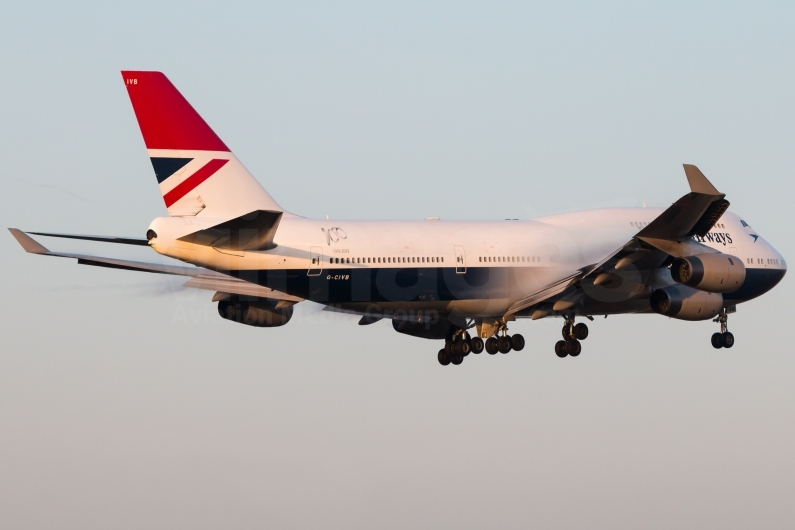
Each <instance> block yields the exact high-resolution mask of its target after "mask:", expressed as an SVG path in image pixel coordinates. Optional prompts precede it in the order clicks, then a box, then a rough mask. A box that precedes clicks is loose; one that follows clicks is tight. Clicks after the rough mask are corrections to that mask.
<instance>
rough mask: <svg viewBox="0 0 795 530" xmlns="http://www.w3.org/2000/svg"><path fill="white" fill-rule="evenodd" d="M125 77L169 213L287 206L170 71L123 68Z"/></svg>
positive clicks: (214, 213) (219, 213)
mask: <svg viewBox="0 0 795 530" xmlns="http://www.w3.org/2000/svg"><path fill="white" fill-rule="evenodd" d="M122 78H123V79H124V84H125V86H126V87H127V93H128V94H129V96H130V101H131V102H132V106H133V110H134V111H135V117H136V118H137V119H138V126H139V127H140V128H141V134H142V135H143V138H144V143H145V144H146V149H147V151H148V152H149V159H150V160H151V161H152V168H153V169H154V172H155V177H156V178H157V183H158V185H159V186H160V192H161V193H162V195H163V201H164V202H165V203H166V208H168V213H169V215H171V216H195V215H198V216H200V217H212V218H234V217H239V216H241V215H243V214H246V213H248V212H252V211H254V210H270V211H282V209H281V207H279V205H278V204H276V202H275V201H274V200H273V199H272V198H271V196H270V195H268V192H266V191H265V189H263V187H262V186H261V185H260V183H259V182H257V180H256V179H255V178H254V177H253V176H252V175H251V173H249V172H248V170H247V169H246V168H245V167H243V164H241V163H240V161H239V160H238V159H237V158H236V157H235V155H233V154H232V152H231V151H230V150H229V148H228V147H227V146H226V144H224V142H223V141H222V140H221V139H220V138H219V137H218V135H217V134H215V132H214V131H213V130H212V129H211V128H210V126H209V125H207V123H206V122H205V121H204V120H203V119H202V117H201V116H199V114H198V113H197V112H196V111H195V110H194V109H193V107H192V106H191V105H190V103H188V101H187V100H186V99H185V98H184V97H183V96H182V94H180V93H179V91H178V90H177V89H176V88H175V87H174V85H172V84H171V82H170V81H169V80H168V78H167V77H166V76H165V75H163V74H162V73H160V72H136V71H123V72H122Z"/></svg>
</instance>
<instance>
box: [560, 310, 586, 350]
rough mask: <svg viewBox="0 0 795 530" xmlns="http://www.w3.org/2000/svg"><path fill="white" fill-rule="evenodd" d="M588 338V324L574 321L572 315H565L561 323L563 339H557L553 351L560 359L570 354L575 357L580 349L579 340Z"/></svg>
mask: <svg viewBox="0 0 795 530" xmlns="http://www.w3.org/2000/svg"><path fill="white" fill-rule="evenodd" d="M587 338H588V326H586V325H585V324H584V323H582V322H580V323H579V324H575V323H574V317H573V316H571V317H566V322H565V324H563V340H559V341H558V342H557V343H556V344H555V353H556V354H557V356H558V357H560V358H561V359H562V358H563V357H566V356H567V355H570V356H572V357H577V356H578V355H579V354H580V352H581V351H582V345H581V344H580V341H581V340H585V339H587Z"/></svg>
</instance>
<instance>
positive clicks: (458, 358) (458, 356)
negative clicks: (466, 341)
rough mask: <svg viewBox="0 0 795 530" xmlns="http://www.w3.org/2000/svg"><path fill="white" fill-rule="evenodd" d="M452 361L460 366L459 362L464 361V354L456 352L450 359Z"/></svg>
mask: <svg viewBox="0 0 795 530" xmlns="http://www.w3.org/2000/svg"><path fill="white" fill-rule="evenodd" d="M450 362H451V363H453V364H454V365H456V366H458V365H459V364H461V363H462V362H464V356H463V355H461V354H460V353H457V354H455V355H454V356H453V358H452V359H450Z"/></svg>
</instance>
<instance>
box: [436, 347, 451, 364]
mask: <svg viewBox="0 0 795 530" xmlns="http://www.w3.org/2000/svg"><path fill="white" fill-rule="evenodd" d="M437 358H438V359H439V364H441V365H442V366H447V365H448V364H450V358H449V357H448V356H447V352H446V351H444V348H442V349H441V350H439V355H438V356H437Z"/></svg>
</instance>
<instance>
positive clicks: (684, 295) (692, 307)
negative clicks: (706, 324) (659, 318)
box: [649, 285, 723, 320]
mask: <svg viewBox="0 0 795 530" xmlns="http://www.w3.org/2000/svg"><path fill="white" fill-rule="evenodd" d="M649 302H650V303H651V308H652V310H653V311H654V312H655V313H659V314H661V315H665V316H667V317H671V318H677V319H679V320H708V319H710V318H713V317H714V316H715V315H717V314H718V313H720V311H721V309H722V308H723V295H721V294H717V293H708V292H705V291H697V290H695V289H691V288H690V287H685V286H678V285H672V286H670V287H665V288H664V289H657V290H656V291H654V292H653V293H651V297H650V298H649Z"/></svg>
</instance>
